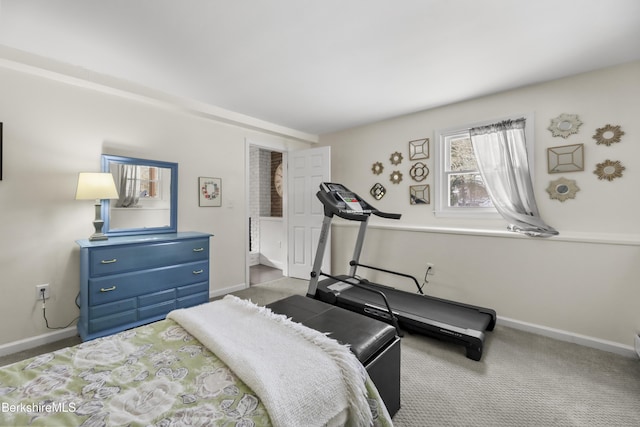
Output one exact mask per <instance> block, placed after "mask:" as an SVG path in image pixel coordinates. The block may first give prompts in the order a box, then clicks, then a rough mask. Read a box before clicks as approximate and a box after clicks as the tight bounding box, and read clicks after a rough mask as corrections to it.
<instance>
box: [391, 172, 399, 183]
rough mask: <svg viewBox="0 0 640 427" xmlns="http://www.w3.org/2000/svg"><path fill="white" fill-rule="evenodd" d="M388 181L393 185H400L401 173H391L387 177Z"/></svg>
mask: <svg viewBox="0 0 640 427" xmlns="http://www.w3.org/2000/svg"><path fill="white" fill-rule="evenodd" d="M389 179H390V180H391V182H392V183H394V184H400V182H401V181H402V173H401V172H400V171H393V172H391V175H389Z"/></svg>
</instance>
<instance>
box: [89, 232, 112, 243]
mask: <svg viewBox="0 0 640 427" xmlns="http://www.w3.org/2000/svg"><path fill="white" fill-rule="evenodd" d="M95 240H109V237H107V235H106V234H103V233H93V234H92V235H91V236H89V241H92V242H93V241H95Z"/></svg>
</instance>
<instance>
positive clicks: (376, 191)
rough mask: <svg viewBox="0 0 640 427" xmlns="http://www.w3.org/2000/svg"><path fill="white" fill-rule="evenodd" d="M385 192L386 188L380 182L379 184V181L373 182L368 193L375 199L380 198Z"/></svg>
mask: <svg viewBox="0 0 640 427" xmlns="http://www.w3.org/2000/svg"><path fill="white" fill-rule="evenodd" d="M386 192H387V189H386V188H384V186H383V185H382V184H380V183H379V182H377V183H375V184H374V185H373V187H371V190H369V193H370V194H371V195H372V196H373V198H374V199H376V200H380V199H382V198H383V197H384V195H385V193H386Z"/></svg>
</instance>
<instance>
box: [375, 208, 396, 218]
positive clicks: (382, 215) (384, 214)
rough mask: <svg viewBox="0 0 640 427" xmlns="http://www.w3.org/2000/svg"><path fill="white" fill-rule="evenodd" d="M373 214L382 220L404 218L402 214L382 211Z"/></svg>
mask: <svg viewBox="0 0 640 427" xmlns="http://www.w3.org/2000/svg"><path fill="white" fill-rule="evenodd" d="M373 214H374V215H375V216H379V217H380V218H386V219H400V218H401V217H402V214H397V213H390V212H382V211H378V210H376V211H375V212H373Z"/></svg>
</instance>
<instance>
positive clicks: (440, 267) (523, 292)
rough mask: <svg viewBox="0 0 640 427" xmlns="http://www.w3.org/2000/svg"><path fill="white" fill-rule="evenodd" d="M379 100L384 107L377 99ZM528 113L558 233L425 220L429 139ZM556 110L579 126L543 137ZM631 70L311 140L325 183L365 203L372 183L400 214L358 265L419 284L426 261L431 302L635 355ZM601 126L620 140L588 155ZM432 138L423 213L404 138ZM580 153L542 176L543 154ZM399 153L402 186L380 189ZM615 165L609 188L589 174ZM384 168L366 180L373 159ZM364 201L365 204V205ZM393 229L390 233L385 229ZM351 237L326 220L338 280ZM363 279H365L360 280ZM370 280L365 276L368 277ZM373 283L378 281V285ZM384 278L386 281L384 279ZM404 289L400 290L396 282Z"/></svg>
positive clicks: (638, 313) (635, 162) (638, 290)
mask: <svg viewBox="0 0 640 427" xmlns="http://www.w3.org/2000/svg"><path fill="white" fill-rule="evenodd" d="M381 102H383V100H381ZM528 112H533V113H534V116H535V144H536V145H535V159H534V160H535V161H534V165H535V171H534V172H535V174H534V176H535V181H534V187H535V192H536V197H537V201H538V206H539V208H540V211H541V214H542V217H543V219H544V220H545V221H546V222H547V223H549V224H550V225H552V226H553V227H555V228H556V229H558V230H559V231H560V237H559V238H552V239H547V240H537V239H532V238H524V237H522V238H520V237H515V238H510V237H505V234H506V233H505V232H504V228H505V226H506V223H505V222H504V221H503V220H501V219H496V220H486V219H485V220H462V219H453V218H441V217H435V216H434V214H433V207H434V204H433V203H434V202H433V201H434V173H435V168H434V155H433V153H434V132H435V131H436V130H438V129H446V128H449V127H453V126H457V125H462V124H466V123H474V122H479V121H483V120H487V119H492V118H500V117H504V116H508V115H512V114H519V113H528ZM561 113H569V114H578V116H579V118H580V119H581V120H582V121H583V123H584V124H583V125H582V127H581V128H580V130H579V133H578V134H575V135H572V136H570V137H569V138H567V139H563V138H558V137H555V138H554V137H553V136H552V135H551V133H550V132H549V131H548V130H547V129H546V128H547V126H549V123H550V120H551V119H552V118H554V117H556V116H558V115H559V114H561ZM639 116H640V62H634V63H631V64H627V65H623V66H618V67H614V68H609V69H604V70H600V71H596V72H592V73H587V74H582V75H578V76H574V77H570V78H565V79H561V80H556V81H552V82H548V83H545V84H540V85H535V86H530V87H526V88H522V89H518V90H513V91H509V92H504V93H499V94H495V95H492V96H487V97H483V98H479V99H475V100H472V101H468V102H462V103H458V104H455V105H449V106H446V107H442V108H437V109H433V110H428V111H423V112H419V113H416V114H411V115H406V116H402V117H398V118H393V119H389V120H385V121H383V122H379V123H375V124H371V125H368V126H363V127H360V128H355V129H350V130H346V131H343V132H338V133H335V134H331V135H323V136H321V138H320V144H321V145H330V146H331V150H332V161H333V170H332V176H333V177H334V178H333V179H334V180H335V181H337V182H342V183H344V184H345V185H346V186H347V187H349V188H351V189H352V190H354V191H356V192H358V193H359V194H361V195H363V196H369V189H370V188H371V186H372V185H373V184H375V183H376V182H380V183H382V184H383V185H384V186H385V187H386V188H387V190H388V193H387V195H385V197H384V198H383V199H382V200H381V201H379V202H377V203H375V205H376V206H377V207H378V208H380V209H381V210H387V211H392V212H399V213H402V214H403V218H402V219H401V220H400V221H397V222H390V221H386V222H384V221H383V220H380V219H375V220H372V224H373V225H374V227H371V229H370V231H369V234H368V237H367V242H366V243H365V249H364V253H363V261H366V262H368V263H372V264H374V265H380V266H386V267H390V268H393V269H396V270H400V271H406V272H409V273H411V274H414V275H417V276H418V277H420V278H422V276H423V275H424V271H425V268H426V263H427V262H431V263H433V264H435V275H434V276H433V277H432V278H431V280H430V285H429V288H428V289H429V293H431V294H433V295H437V296H442V297H445V298H452V299H456V300H460V301H463V302H469V303H474V304H478V305H485V306H488V307H492V308H494V309H496V311H497V312H498V315H499V316H503V317H505V318H509V319H513V320H514V321H516V322H517V323H520V324H523V325H524V324H533V325H535V326H539V327H541V328H550V329H553V330H556V329H557V330H560V331H564V332H567V333H568V334H569V335H575V336H586V337H591V338H593V339H594V340H601V341H604V342H612V343H613V345H614V346H616V345H619V346H621V347H623V348H625V349H628V348H630V347H631V346H633V336H634V334H635V333H637V332H639V331H640V286H638V278H639V277H640V220H639V217H638V211H639V210H640V192H639V191H638V184H639V183H640V121H639V120H638V117H639ZM606 124H612V125H620V126H621V127H622V130H623V131H624V132H625V135H624V136H623V138H622V142H621V143H618V144H614V145H612V146H610V147H606V146H604V145H602V146H598V145H596V144H595V141H594V140H593V139H592V138H591V136H592V135H593V134H594V133H595V130H596V129H597V128H599V127H602V126H604V125H606ZM425 137H428V138H430V139H431V158H430V159H428V160H427V161H426V162H427V163H428V166H429V168H430V170H431V174H430V175H429V177H428V178H427V180H426V181H424V182H423V183H427V184H430V185H431V200H432V204H430V205H410V204H409V197H408V194H409V190H408V188H409V185H412V184H417V183H415V182H411V178H410V177H409V168H410V165H411V163H412V162H410V161H409V159H408V141H410V140H415V139H420V138H425ZM579 143H583V144H584V145H585V164H586V166H585V170H584V171H583V172H573V173H566V174H548V173H547V161H546V151H547V148H549V147H554V146H560V145H568V144H579ZM394 151H400V152H401V153H402V154H403V155H404V160H403V162H402V163H401V164H400V165H399V166H398V168H399V170H400V171H401V172H402V173H403V174H404V180H403V181H402V183H400V184H398V185H394V184H392V183H391V182H390V181H389V173H390V172H391V171H392V170H393V166H392V165H391V164H390V162H389V156H390V154H391V153H392V152H394ZM606 159H611V160H620V161H621V162H622V164H623V165H624V166H625V167H626V170H625V171H624V176H623V177H622V178H620V179H616V180H614V181H612V182H608V181H600V180H598V179H597V177H596V175H594V174H593V170H594V169H595V165H596V163H599V162H602V161H604V160H606ZM377 161H380V162H382V163H383V165H384V167H385V170H384V172H383V174H382V175H379V176H376V175H373V173H372V172H371V166H372V164H373V163H374V162H377ZM561 176H564V177H566V178H568V179H574V180H576V181H577V184H578V186H579V187H580V189H581V191H579V192H578V193H577V197H576V199H571V200H567V201H565V202H559V201H557V200H551V199H550V198H549V195H548V194H547V192H546V191H545V189H546V187H547V186H548V185H549V182H550V181H551V180H554V179H557V178H559V177H561ZM369 199H371V197H370V196H369ZM394 227H395V228H394ZM355 232H356V230H355V228H354V227H352V226H351V225H350V224H346V223H345V222H341V221H336V226H334V228H333V246H332V248H333V266H334V273H338V272H340V267H339V266H343V268H342V271H347V262H348V260H349V259H350V258H351V251H352V248H353V240H354V239H355ZM361 274H365V272H364V271H362V272H361ZM374 277H375V276H374ZM379 280H383V278H379ZM384 280H388V279H384ZM395 285H396V286H398V287H406V289H407V290H412V289H411V286H412V285H410V284H406V285H405V284H398V283H396V284H395Z"/></svg>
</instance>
